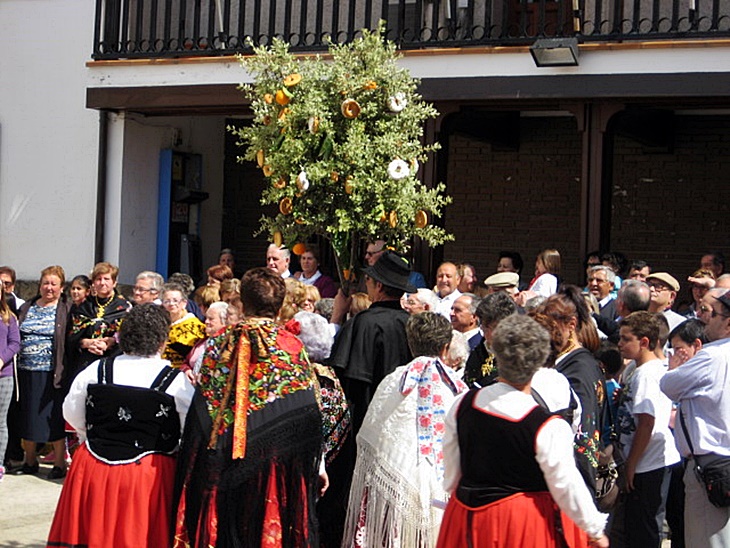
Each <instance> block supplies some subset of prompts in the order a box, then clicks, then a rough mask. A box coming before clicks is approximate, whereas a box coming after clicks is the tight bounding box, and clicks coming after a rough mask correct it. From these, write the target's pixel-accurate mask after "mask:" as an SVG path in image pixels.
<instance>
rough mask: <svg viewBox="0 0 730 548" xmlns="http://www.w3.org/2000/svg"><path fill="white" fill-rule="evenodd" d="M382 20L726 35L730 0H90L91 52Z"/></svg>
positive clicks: (331, 36)
mask: <svg viewBox="0 0 730 548" xmlns="http://www.w3.org/2000/svg"><path fill="white" fill-rule="evenodd" d="M381 19H383V20H385V21H386V22H387V23H386V29H387V37H388V38H389V39H391V40H393V41H395V42H396V43H397V44H398V45H399V47H401V48H402V49H425V48H451V47H469V46H516V45H525V44H530V43H532V42H533V41H534V40H535V39H536V38H538V37H559V36H573V35H575V36H577V37H578V39H579V41H581V42H626V41H647V40H678V39H682V40H687V39H713V38H730V0H341V1H340V0H275V1H264V0H97V1H96V28H95V31H94V51H93V54H92V57H93V58H94V59H96V60H105V59H134V58H137V59H139V58H144V59H151V58H173V57H191V56H193V57H200V56H221V55H233V54H236V53H249V52H250V51H251V47H250V43H253V44H256V45H260V44H268V43H270V42H271V40H272V38H274V37H278V38H281V39H283V40H285V41H287V42H289V43H290V44H291V49H292V51H297V52H316V51H321V50H325V49H326V47H327V41H328V40H332V41H334V42H348V41H350V40H352V39H353V38H355V37H357V36H358V33H359V32H360V31H359V29H362V28H375V27H376V26H377V24H378V21H379V20H381Z"/></svg>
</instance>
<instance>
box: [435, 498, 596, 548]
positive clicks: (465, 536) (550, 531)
mask: <svg viewBox="0 0 730 548" xmlns="http://www.w3.org/2000/svg"><path fill="white" fill-rule="evenodd" d="M558 512H559V515H560V516H561V522H562V526H563V531H564V535H565V540H566V541H567V543H568V546H569V547H570V548H577V547H586V546H588V537H587V535H586V533H585V532H583V531H581V530H580V529H579V528H578V526H577V525H576V524H575V523H573V521H572V520H571V519H569V518H568V517H567V516H566V515H565V514H564V513H563V512H561V511H560V510H559V508H558V506H557V504H555V501H553V498H552V497H551V496H550V493H547V492H542V493H517V494H515V495H511V496H509V497H507V498H504V499H502V500H499V501H497V502H494V503H492V504H487V505H485V506H481V507H479V508H470V507H468V506H466V505H465V504H463V503H462V502H460V501H459V500H458V499H457V498H456V496H452V497H451V499H450V500H449V504H448V506H447V507H446V512H445V513H444V519H443V521H442V522H441V529H440V531H439V539H438V544H437V548H460V547H466V546H472V547H473V548H497V547H498V548H550V547H553V546H556V547H559V546H563V544H562V542H561V541H560V540H559V535H558V533H557V530H556V527H555V521H556V519H555V518H556V514H557V513H558ZM469 514H471V518H470V517H469ZM469 539H471V542H469Z"/></svg>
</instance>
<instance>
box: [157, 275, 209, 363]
mask: <svg viewBox="0 0 730 548" xmlns="http://www.w3.org/2000/svg"><path fill="white" fill-rule="evenodd" d="M160 298H161V299H162V306H163V307H164V309H165V310H167V311H168V312H169V313H170V320H171V321H172V324H171V325H170V333H169V335H168V337H167V344H166V345H165V351H164V352H163V354H162V357H163V358H164V359H166V360H170V363H172V366H173V367H180V366H182V364H183V363H185V358H187V356H188V354H189V353H190V351H191V350H192V349H193V347H194V346H195V345H196V343H198V342H199V341H201V340H203V339H204V338H205V325H204V324H203V322H201V321H200V320H199V319H198V318H196V317H195V315H194V314H192V313H191V312H188V311H187V308H186V307H187V305H188V299H187V298H186V297H185V293H184V290H183V288H182V286H180V285H178V284H170V283H168V284H165V285H163V286H162V292H161V293H160Z"/></svg>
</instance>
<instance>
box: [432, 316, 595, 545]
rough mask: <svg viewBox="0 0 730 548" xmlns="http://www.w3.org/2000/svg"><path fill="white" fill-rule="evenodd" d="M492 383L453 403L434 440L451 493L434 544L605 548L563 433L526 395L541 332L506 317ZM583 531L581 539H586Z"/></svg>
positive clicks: (569, 436) (542, 350) (542, 347)
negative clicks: (440, 441) (440, 438)
mask: <svg viewBox="0 0 730 548" xmlns="http://www.w3.org/2000/svg"><path fill="white" fill-rule="evenodd" d="M492 348H493V350H494V353H495V355H496V359H497V362H498V363H499V374H500V376H499V380H498V382H496V383H494V384H492V385H489V386H487V387H484V388H481V389H479V390H472V391H470V392H468V393H467V394H466V395H465V396H464V397H463V399H461V401H459V402H457V403H456V404H454V405H453V407H452V408H451V410H450V411H449V413H448V416H447V418H446V434H445V436H444V461H445V473H444V476H445V477H444V487H445V488H446V490H447V491H448V492H450V493H452V496H451V499H450V500H449V504H448V506H447V508H446V513H445V515H444V519H443V523H442V525H441V531H440V533H439V539H438V546H440V547H448V548H459V547H467V546H474V547H481V546H500V547H501V548H546V547H562V546H566V545H567V546H571V547H574V546H586V545H587V544H588V543H589V542H590V544H592V545H595V546H608V539H607V538H606V536H605V535H604V533H603V530H604V527H605V524H606V518H607V516H606V515H605V514H601V513H600V512H598V510H597V509H596V507H595V505H594V503H593V498H592V495H591V493H590V491H588V489H587V488H586V486H585V484H584V483H583V481H582V479H581V476H580V474H579V473H578V470H577V469H576V467H575V463H574V460H573V432H572V430H571V429H570V426H568V424H567V423H566V422H565V421H564V420H562V419H560V418H558V417H556V416H555V415H552V414H550V413H549V412H547V411H545V410H544V409H543V408H542V407H540V406H538V405H537V404H536V403H535V400H534V399H533V398H532V396H531V391H530V388H531V386H530V385H531V380H532V377H533V375H534V374H535V372H536V371H537V370H538V369H539V368H540V367H541V366H542V365H543V364H544V363H545V361H546V359H547V357H548V354H549V352H550V345H549V337H548V334H547V332H546V331H545V330H544V329H543V328H542V327H541V326H540V325H538V324H537V322H535V321H534V320H533V319H531V318H529V317H526V316H519V315H513V316H510V317H508V318H505V319H504V320H502V321H501V322H500V323H499V325H498V326H497V328H496V329H495V330H494V334H493V337H492ZM586 534H587V537H588V538H587V537H586Z"/></svg>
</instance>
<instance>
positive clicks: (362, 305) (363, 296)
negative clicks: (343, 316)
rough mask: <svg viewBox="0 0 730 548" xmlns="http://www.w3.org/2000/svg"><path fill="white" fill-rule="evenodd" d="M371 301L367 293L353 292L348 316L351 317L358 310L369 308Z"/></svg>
mask: <svg viewBox="0 0 730 548" xmlns="http://www.w3.org/2000/svg"><path fill="white" fill-rule="evenodd" d="M371 304H372V301H371V300H370V297H368V294H367V293H353V295H352V302H351V303H350V317H351V318H352V317H353V316H354V315H355V314H357V313H358V312H362V311H363V310H367V309H368V308H370V305H371Z"/></svg>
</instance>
